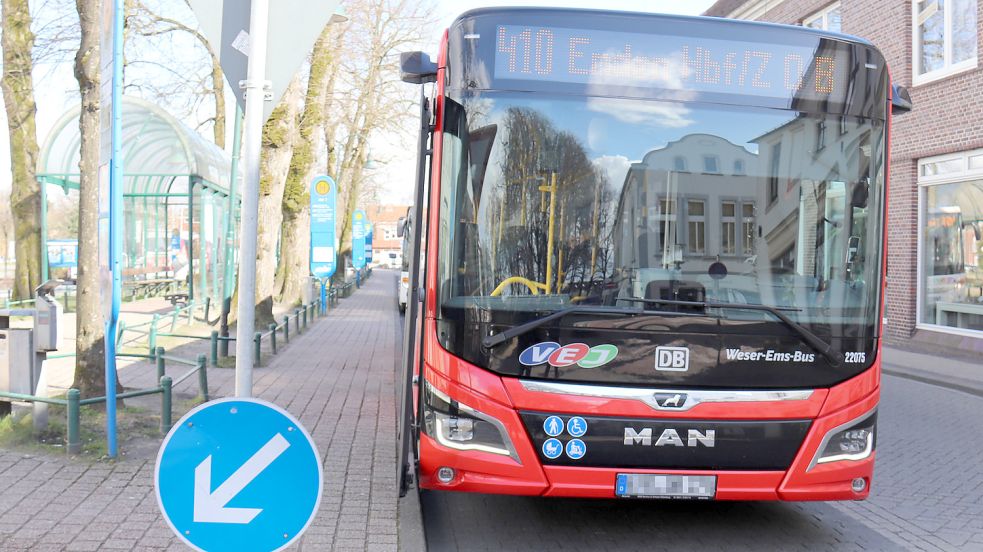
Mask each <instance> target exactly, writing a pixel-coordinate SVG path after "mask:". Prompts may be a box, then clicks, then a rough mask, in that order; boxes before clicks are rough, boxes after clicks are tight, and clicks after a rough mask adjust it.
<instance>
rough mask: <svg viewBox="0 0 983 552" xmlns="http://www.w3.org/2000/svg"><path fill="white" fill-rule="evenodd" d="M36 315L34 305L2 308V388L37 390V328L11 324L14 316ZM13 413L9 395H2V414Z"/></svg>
mask: <svg viewBox="0 0 983 552" xmlns="http://www.w3.org/2000/svg"><path fill="white" fill-rule="evenodd" d="M19 316H24V317H32V318H33V316H34V311H33V310H32V309H0V391H8V392H11V393H23V394H26V395H30V394H33V393H34V389H35V386H36V385H37V382H38V377H39V376H40V374H39V371H40V370H39V368H40V367H36V366H35V362H34V330H33V329H32V328H11V327H10V323H11V318H14V317H19ZM9 413H10V402H9V400H8V399H0V415H5V414H9Z"/></svg>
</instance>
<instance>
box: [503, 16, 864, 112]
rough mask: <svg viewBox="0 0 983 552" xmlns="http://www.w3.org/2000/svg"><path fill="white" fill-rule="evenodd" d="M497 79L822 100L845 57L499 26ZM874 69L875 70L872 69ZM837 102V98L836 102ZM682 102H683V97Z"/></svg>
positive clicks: (836, 89)
mask: <svg viewBox="0 0 983 552" xmlns="http://www.w3.org/2000/svg"><path fill="white" fill-rule="evenodd" d="M495 42H496V44H495V78H496V79H514V80H532V81H552V82H564V83H579V84H585V85H592V84H597V85H604V86H630V87H641V88H660V89H669V90H680V91H692V92H713V93H725V94H746V95H752V96H764V97H773V98H789V97H793V96H795V97H802V98H809V99H818V100H822V99H825V98H828V97H830V95H836V94H840V93H842V91H843V88H844V87H845V86H846V80H847V74H848V71H847V68H848V67H849V65H850V61H849V59H847V56H846V51H845V50H843V49H840V48H835V47H833V46H832V45H833V44H834V43H833V42H832V41H817V42H816V43H817V44H820V45H822V44H826V43H828V44H830V47H828V48H823V47H819V48H811V47H804V46H798V45H796V46H792V45H782V44H766V43H749V42H743V41H742V42H736V41H728V40H716V39H707V38H694V37H692V36H689V37H684V36H673V35H661V34H660V35H656V34H642V33H622V32H614V31H600V30H585V29H569V28H559V27H538V26H529V25H499V26H498V27H497V30H496V37H495ZM869 68H870V69H876V68H877V67H869ZM834 97H835V96H834ZM680 99H687V98H685V97H683V98H680Z"/></svg>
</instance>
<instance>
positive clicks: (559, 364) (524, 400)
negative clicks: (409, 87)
mask: <svg viewBox="0 0 983 552" xmlns="http://www.w3.org/2000/svg"><path fill="white" fill-rule="evenodd" d="M401 71H402V75H403V80H405V81H407V82H411V83H415V84H421V85H423V86H422V87H421V90H422V92H421V127H420V142H419V151H420V158H419V159H420V161H419V165H418V175H417V177H418V178H417V191H416V202H415V206H414V210H415V214H414V220H418V221H426V225H425V226H424V225H423V224H418V225H414V228H413V235H412V236H411V239H412V242H413V243H414V244H415V247H416V248H417V251H421V250H422V251H423V254H422V255H416V254H414V255H411V256H410V259H411V263H414V264H419V263H420V262H422V263H423V266H415V265H414V266H412V267H411V269H410V276H411V278H412V280H413V281H412V282H411V288H410V293H411V297H410V302H409V307H408V313H409V314H408V317H407V319H406V330H407V331H406V336H405V341H404V343H405V347H404V359H403V372H402V373H401V374H400V380H401V407H400V408H401V410H400V413H399V416H398V420H399V421H398V423H399V431H398V433H399V438H400V443H399V453H400V466H401V468H400V488H401V492H404V493H405V491H406V488H407V485H408V483H409V481H410V479H412V477H413V475H414V474H415V476H416V477H417V478H418V485H419V487H420V488H424V489H439V490H452V491H472V492H483V493H506V494H521V495H543V496H578V497H607V498H614V497H624V498H630V497H649V498H699V499H718V500H857V499H864V498H866V497H867V496H868V493H869V492H870V481H871V476H872V474H873V470H874V459H875V452H874V448H875V435H876V421H877V404H878V399H879V395H880V342H881V340H880V336H881V332H882V327H881V317H882V312H883V309H882V305H883V282H884V267H885V265H886V261H885V219H886V202H887V189H888V174H887V171H888V135H889V129H890V117H891V113H892V111H893V112H903V111H906V110H908V109H910V107H911V103H910V99H909V97H908V95H907V92H906V91H905V90H904V89H902V88H900V87H893V86H892V85H891V82H890V78H889V75H888V68H887V67H886V65H885V62H884V58H883V56H882V55H881V54H880V52H878V50H877V49H876V48H875V47H874V46H873V45H871V44H870V43H869V42H867V41H865V40H862V39H858V38H855V37H850V36H845V35H841V34H836V33H829V32H824V31H817V30H813V29H807V28H802V27H792V26H784V25H773V24H763V23H756V22H745V21H732V20H725V19H716V18H700V17H676V16H664V15H648V14H635V13H621V12H604V11H584V10H567V9H538V8H532V9H529V8H527V9H517V8H495V9H481V10H475V11H470V12H467V13H465V14H464V15H461V16H460V17H459V18H458V19H457V20H456V21H455V22H454V23H453V24H452V25H451V27H450V28H449V29H448V30H447V31H446V33H445V35H444V38H443V41H442V43H441V48H440V54H439V56H438V60H437V61H436V63H434V62H433V61H432V60H431V58H430V57H429V56H428V55H427V54H424V53H421V52H413V53H407V54H404V55H403V56H402V59H401ZM420 258H422V259H423V261H418V259H420Z"/></svg>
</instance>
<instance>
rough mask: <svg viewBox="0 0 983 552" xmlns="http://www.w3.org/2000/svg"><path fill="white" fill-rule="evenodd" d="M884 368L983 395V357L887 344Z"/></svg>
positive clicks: (890, 372) (931, 382) (902, 375)
mask: <svg viewBox="0 0 983 552" xmlns="http://www.w3.org/2000/svg"><path fill="white" fill-rule="evenodd" d="M883 368H884V372H885V373H887V374H891V375H894V376H901V377H903V378H908V379H911V380H915V381H920V382H922V383H930V384H932V385H940V386H942V387H948V388H950V389H956V390H958V391H964V392H967V393H972V394H974V395H980V396H983V357H981V358H979V359H976V360H975V361H974V360H963V359H962V358H944V357H939V356H935V355H930V354H925V353H920V352H915V351H906V350H904V349H898V348H895V347H884V366H883Z"/></svg>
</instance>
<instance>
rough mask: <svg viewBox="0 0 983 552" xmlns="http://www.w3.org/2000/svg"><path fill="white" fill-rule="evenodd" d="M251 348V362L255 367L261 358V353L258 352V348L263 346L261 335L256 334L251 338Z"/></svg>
mask: <svg viewBox="0 0 983 552" xmlns="http://www.w3.org/2000/svg"><path fill="white" fill-rule="evenodd" d="M253 346H254V349H255V350H254V351H253V362H254V363H255V364H256V366H259V361H260V359H261V358H262V356H263V353H262V351H261V350H260V347H262V346H263V334H261V333H259V332H256V335H254V336H253Z"/></svg>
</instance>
